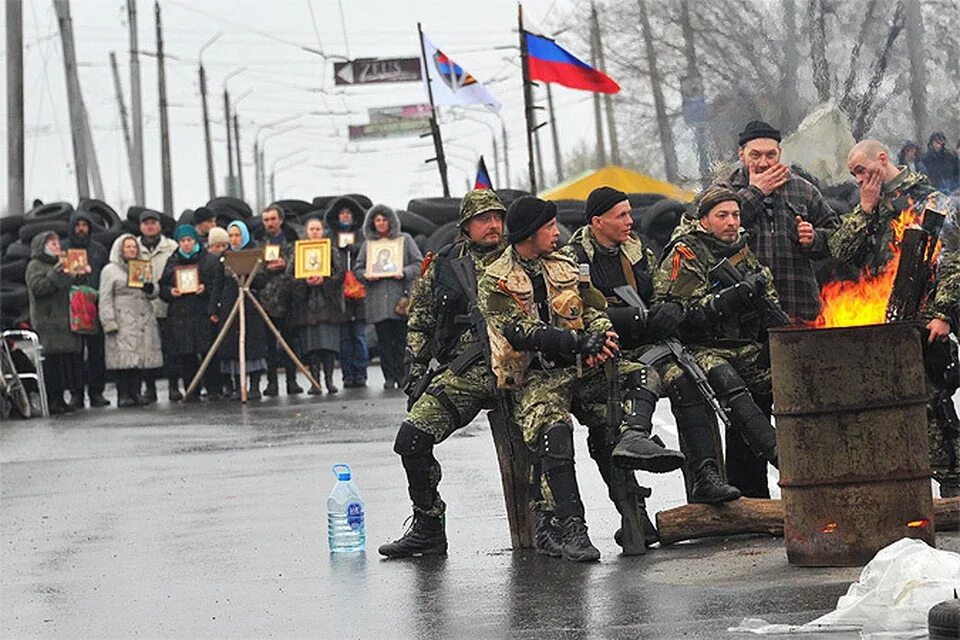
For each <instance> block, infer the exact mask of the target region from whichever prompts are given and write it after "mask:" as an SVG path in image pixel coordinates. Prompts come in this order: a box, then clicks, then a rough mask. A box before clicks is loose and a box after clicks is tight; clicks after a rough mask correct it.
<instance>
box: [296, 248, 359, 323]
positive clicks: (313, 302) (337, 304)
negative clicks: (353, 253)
mask: <svg viewBox="0 0 960 640" xmlns="http://www.w3.org/2000/svg"><path fill="white" fill-rule="evenodd" d="M293 273H294V264H293V260H292V259H291V260H288V261H287V275H288V276H289V277H290V279H291V289H290V302H291V304H290V314H289V315H288V316H287V321H288V322H289V325H290V326H291V327H294V328H296V327H310V326H313V325H316V324H338V323H340V322H343V309H344V299H343V274H344V273H345V268H344V264H343V258H341V257H340V252H339V251H334V252H333V253H332V255H331V256H330V275H329V276H328V277H326V278H324V279H323V284H320V285H315V286H311V285H309V284H307V281H306V280H294V279H293Z"/></svg>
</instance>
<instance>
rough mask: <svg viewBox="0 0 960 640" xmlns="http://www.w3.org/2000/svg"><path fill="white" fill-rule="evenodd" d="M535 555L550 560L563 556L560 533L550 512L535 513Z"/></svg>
mask: <svg viewBox="0 0 960 640" xmlns="http://www.w3.org/2000/svg"><path fill="white" fill-rule="evenodd" d="M534 542H535V544H536V546H537V553H539V554H540V555H544V556H550V557H551V558H559V557H561V556H562V555H563V544H561V535H560V531H559V529H558V528H557V520H556V518H555V517H554V515H553V512H552V511H538V512H537V530H536V535H535V537H534Z"/></svg>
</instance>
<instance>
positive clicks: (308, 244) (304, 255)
mask: <svg viewBox="0 0 960 640" xmlns="http://www.w3.org/2000/svg"><path fill="white" fill-rule="evenodd" d="M330 250H331V249H330V238H323V239H322V240H297V243H296V245H295V246H294V264H293V277H294V278H296V279H298V280H305V279H306V278H314V277H317V276H323V277H327V276H329V275H330V271H331V269H330Z"/></svg>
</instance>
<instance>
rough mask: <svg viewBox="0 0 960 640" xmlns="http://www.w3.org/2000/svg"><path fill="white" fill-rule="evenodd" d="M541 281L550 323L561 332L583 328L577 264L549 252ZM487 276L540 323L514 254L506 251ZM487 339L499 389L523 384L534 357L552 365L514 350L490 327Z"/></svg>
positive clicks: (543, 262) (529, 285)
mask: <svg viewBox="0 0 960 640" xmlns="http://www.w3.org/2000/svg"><path fill="white" fill-rule="evenodd" d="M541 265H542V268H543V280H544V282H545V284H546V288H547V299H548V300H549V301H550V304H549V306H548V307H549V314H550V324H551V325H553V326H555V327H560V328H563V329H574V330H581V329H583V301H582V300H581V299H580V294H579V292H578V291H577V285H578V276H579V267H578V265H577V263H576V261H575V260H574V259H573V258H572V257H571V256H568V255H565V254H562V253H557V252H554V253H550V254H548V255H546V256H543V258H541ZM487 275H489V276H492V277H494V278H496V280H497V287H498V288H499V289H500V290H501V291H502V292H504V293H505V294H507V295H508V296H510V298H512V299H513V301H514V302H515V303H516V304H517V306H518V307H519V308H520V309H521V310H522V311H523V313H524V314H526V315H527V316H528V317H530V318H532V319H534V320H536V321H539V320H540V315H539V314H538V312H537V306H536V303H535V302H534V299H533V281H532V280H531V279H530V276H528V275H527V272H526V271H524V270H523V267H522V266H521V265H520V264H519V263H518V262H516V261H515V260H514V259H513V251H510V250H508V251H505V252H504V253H503V255H502V256H500V258H498V259H497V260H495V261H494V262H493V263H491V264H490V266H489V267H487ZM487 333H488V334H489V336H490V350H491V355H492V357H491V363H492V368H493V373H494V375H495V376H496V377H497V387H498V388H500V389H515V388H518V387H519V386H520V385H521V384H523V380H524V377H525V376H526V372H527V369H528V368H529V366H530V363H531V361H532V360H533V358H534V357H537V358H538V359H539V360H540V363H541V364H542V366H543V368H545V369H548V368H551V367H552V366H553V364H552V363H551V362H549V361H548V360H546V359H545V358H543V356H542V355H541V354H539V353H537V354H533V353H530V352H526V351H517V350H515V349H514V348H513V347H511V346H510V343H509V342H507V339H506V338H505V337H504V336H503V335H502V334H501V333H500V332H499V331H497V330H496V329H494V328H493V326H492V325H490V324H488V325H487Z"/></svg>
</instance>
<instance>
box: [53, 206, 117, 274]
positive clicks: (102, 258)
mask: <svg viewBox="0 0 960 640" xmlns="http://www.w3.org/2000/svg"><path fill="white" fill-rule="evenodd" d="M79 220H83V221H85V222H86V223H87V224H88V225H90V233H88V234H87V235H85V236H78V235H77V234H76V233H74V232H73V228H74V227H75V226H76V225H77V221H79ZM94 225H95V223H94V221H93V217H92V216H91V215H90V214H89V213H88V212H86V211H74V212H73V213H72V214H70V233H69V234H68V235H67V237H66V238H63V239H61V241H60V246H61V247H62V248H63V249H64V250H67V249H86V250H87V262H88V263H89V264H90V273H88V274H87V275H85V276H83V277H82V278H80V279H79V280H78V281H77V284H85V285H87V286H89V287H93V288H94V289H99V288H100V272H101V271H103V268H104V267H105V266H107V263H108V262H109V261H110V256H109V251H107V248H106V247H105V246H103V245H102V244H100V243H99V242H97V241H96V240H92V239H91V238H90V236H91V235H93V232H94V230H95V229H96V227H95V226H94Z"/></svg>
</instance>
